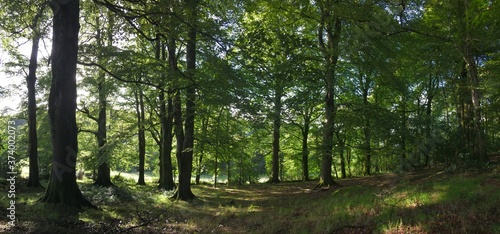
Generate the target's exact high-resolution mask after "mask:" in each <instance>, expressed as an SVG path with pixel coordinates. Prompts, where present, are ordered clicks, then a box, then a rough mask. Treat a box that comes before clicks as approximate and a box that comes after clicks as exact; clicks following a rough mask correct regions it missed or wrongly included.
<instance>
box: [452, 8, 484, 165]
mask: <svg viewBox="0 0 500 234" xmlns="http://www.w3.org/2000/svg"><path fill="white" fill-rule="evenodd" d="M470 4H471V3H470V2H469V1H467V0H462V1H458V2H457V10H458V19H457V20H458V23H459V25H458V30H459V32H460V33H461V37H460V41H459V44H458V46H459V49H460V52H461V54H462V57H463V60H464V62H465V65H466V67H465V68H466V72H467V79H468V87H469V92H470V94H469V95H470V97H471V98H470V100H471V104H472V105H471V106H470V107H469V110H468V111H469V112H470V113H471V115H470V117H471V122H470V126H469V128H470V130H471V132H470V133H471V135H470V136H471V137H470V139H471V141H470V143H471V148H470V153H471V155H472V158H473V159H474V160H475V161H477V162H480V163H486V162H488V160H489V159H488V155H487V149H486V143H485V139H484V129H483V125H482V122H483V114H482V111H481V92H480V87H479V85H480V84H479V83H480V81H479V74H478V71H477V64H476V60H475V56H476V55H475V54H474V52H473V50H474V46H475V45H474V44H473V43H476V42H475V41H476V39H475V38H473V37H474V35H473V32H471V29H472V28H473V27H474V26H472V25H471V24H473V22H470V17H469V14H473V13H472V12H471V10H470V9H469V7H470Z"/></svg>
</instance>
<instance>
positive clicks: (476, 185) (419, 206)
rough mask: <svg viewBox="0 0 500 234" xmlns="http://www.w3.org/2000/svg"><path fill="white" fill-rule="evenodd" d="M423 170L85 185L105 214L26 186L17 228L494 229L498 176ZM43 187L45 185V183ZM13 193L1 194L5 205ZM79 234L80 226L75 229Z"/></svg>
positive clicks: (1, 227) (2, 225) (499, 228)
mask: <svg viewBox="0 0 500 234" xmlns="http://www.w3.org/2000/svg"><path fill="white" fill-rule="evenodd" d="M497 172H498V169H497V168H494V169H492V170H489V171H488V172H482V173H459V174H449V173H446V172H439V171H433V172H427V173H420V174H412V175H406V176H403V177H400V176H397V175H379V176H373V177H365V178H357V179H346V180H339V181H338V182H339V183H340V184H343V185H344V186H343V187H340V188H335V187H334V188H330V189H329V190H326V191H325V190H313V189H312V188H314V185H315V184H316V182H314V181H313V182H294V183H280V184H275V185H271V184H254V185H242V186H230V187H227V186H224V187H220V188H213V187H211V186H207V185H203V186H193V192H194V193H195V194H196V195H197V197H198V199H197V200H195V201H194V202H192V203H187V202H182V201H174V200H171V199H170V198H169V194H170V193H169V192H168V191H161V190H158V189H156V188H155V187H154V186H153V185H150V186H139V185H136V184H135V183H134V182H133V181H129V180H115V181H114V183H115V184H116V186H114V187H109V188H102V187H96V186H94V185H92V184H91V182H90V181H80V182H79V185H80V188H81V190H82V192H83V194H84V195H85V196H86V197H87V198H88V199H89V200H90V201H91V202H92V203H93V204H95V205H97V206H98V207H99V210H71V209H67V208H66V207H61V206H58V205H52V204H44V203H39V202H38V201H37V200H38V198H39V197H41V196H42V195H43V193H44V191H43V189H28V188H23V187H20V188H19V191H18V192H17V194H18V197H17V198H16V212H17V213H16V214H17V219H18V220H17V221H18V222H17V225H16V226H15V227H12V226H8V225H7V220H6V219H5V218H4V219H3V220H1V222H0V231H4V232H14V233H16V232H17V233H75V232H82V233H121V232H129V233H195V232H196V233H498V232H500V223H499V221H498V220H500V216H499V215H498V213H500V212H499V210H498V207H500V189H499V188H500V176H499V175H498V173H497ZM45 184H46V183H45ZM8 202H9V199H8V198H7V196H6V195H3V196H1V202H0V206H1V207H0V208H1V209H3V210H6V207H7V205H8ZM75 230H76V231H75Z"/></svg>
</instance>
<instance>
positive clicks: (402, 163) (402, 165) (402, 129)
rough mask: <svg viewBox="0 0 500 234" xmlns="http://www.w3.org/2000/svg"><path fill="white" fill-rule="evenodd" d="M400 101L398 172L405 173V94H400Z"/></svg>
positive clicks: (406, 123) (406, 120) (406, 121)
mask: <svg viewBox="0 0 500 234" xmlns="http://www.w3.org/2000/svg"><path fill="white" fill-rule="evenodd" d="M402 95H403V97H402V101H401V106H402V110H401V126H400V132H401V141H400V144H401V153H400V154H399V167H400V168H399V170H400V172H403V171H406V170H407V169H408V168H407V167H406V135H407V131H408V129H407V128H408V119H407V117H406V112H407V106H406V105H407V103H406V92H405V93H403V94H402Z"/></svg>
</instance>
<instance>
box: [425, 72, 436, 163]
mask: <svg viewBox="0 0 500 234" xmlns="http://www.w3.org/2000/svg"><path fill="white" fill-rule="evenodd" d="M433 99H434V81H433V78H432V75H430V76H429V83H428V86H427V105H426V107H425V108H426V110H425V138H426V141H427V142H426V146H425V152H424V166H425V167H429V166H430V154H431V151H432V147H431V141H432V139H431V138H432V135H431V127H432V101H433Z"/></svg>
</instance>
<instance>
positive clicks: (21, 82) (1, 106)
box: [0, 41, 50, 115]
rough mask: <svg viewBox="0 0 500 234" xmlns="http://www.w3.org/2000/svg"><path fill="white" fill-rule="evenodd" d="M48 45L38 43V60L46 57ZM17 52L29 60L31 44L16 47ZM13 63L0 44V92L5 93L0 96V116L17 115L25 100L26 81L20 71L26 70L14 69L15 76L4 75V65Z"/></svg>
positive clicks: (45, 42) (48, 49)
mask: <svg viewBox="0 0 500 234" xmlns="http://www.w3.org/2000/svg"><path fill="white" fill-rule="evenodd" d="M47 46H49V47H50V43H47V41H44V42H42V41H41V43H40V50H39V55H38V59H39V60H40V59H41V58H43V57H47V56H48V54H49V52H48V51H50V48H47ZM18 51H19V52H20V53H21V54H22V55H23V56H24V57H26V59H29V56H30V54H31V42H30V41H28V42H26V43H23V44H22V45H21V46H19V47H18ZM8 62H13V61H12V58H11V56H10V55H9V54H8V53H7V52H6V51H5V48H4V47H3V45H2V44H0V90H3V91H6V93H5V95H0V115H6V114H15V113H19V111H20V105H21V102H22V100H23V99H26V98H27V97H26V92H27V88H26V80H25V76H24V75H23V74H24V72H23V71H22V70H25V71H26V72H27V71H28V69H27V68H17V69H14V71H15V72H16V74H10V73H6V72H5V71H6V69H7V68H6V66H5V64H6V63H8Z"/></svg>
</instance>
